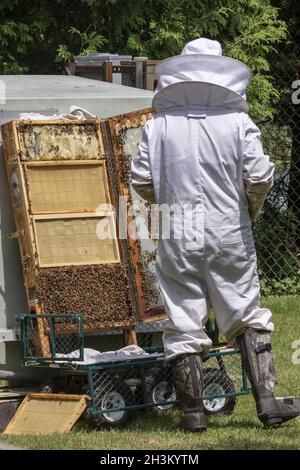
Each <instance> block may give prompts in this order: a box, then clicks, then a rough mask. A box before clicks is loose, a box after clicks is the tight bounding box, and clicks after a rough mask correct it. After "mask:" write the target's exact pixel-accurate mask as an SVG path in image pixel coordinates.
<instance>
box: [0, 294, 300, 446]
mask: <svg viewBox="0 0 300 470" xmlns="http://www.w3.org/2000/svg"><path fill="white" fill-rule="evenodd" d="M263 306H265V307H269V308H271V309H272V311H273V314H274V321H275V325H276V332H275V333H274V334H273V350H274V356H275V361H276V368H277V379H278V385H277V389H276V395H277V396H283V395H285V396H287V395H298V396H300V364H298V365H293V364H292V354H293V352H294V350H293V349H292V343H293V342H294V341H295V340H300V296H293V297H269V298H266V299H264V301H263ZM299 357H300V355H299ZM178 416H179V412H178V411H168V412H165V413H164V414H159V415H157V414H156V413H154V412H149V411H147V412H138V413H137V414H136V415H135V417H134V419H133V421H132V422H131V424H130V425H128V427H127V428H126V429H124V430H113V431H109V430H103V431H95V430H93V429H92V428H90V427H88V425H87V424H85V423H80V422H79V423H77V424H76V426H75V427H74V429H73V431H72V432H70V433H68V434H66V435H51V436H40V437H39V436H34V437H30V436H29V437H26V436H22V437H4V436H0V441H1V440H2V441H5V442H7V443H10V444H15V445H18V446H22V447H27V448H30V449H101V450H113V449H128V450H129V449H142V450H155V449H170V450H174V449H179V450H180V449H182V450H200V449H299V448H300V418H298V419H296V420H294V421H292V422H290V423H287V424H285V425H284V426H282V427H280V428H276V429H264V428H263V426H262V425H261V424H260V422H259V421H258V420H257V418H256V415H255V408H254V403H253V399H252V397H251V396H249V397H241V398H239V399H238V401H237V405H236V408H235V411H234V413H233V414H232V415H231V416H228V417H219V418H213V419H210V421H209V428H208V431H207V432H206V433H204V434H190V433H180V432H174V431H172V430H171V428H172V426H173V425H174V424H175V423H176V420H177V419H178Z"/></svg>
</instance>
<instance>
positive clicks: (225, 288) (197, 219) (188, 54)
mask: <svg viewBox="0 0 300 470" xmlns="http://www.w3.org/2000/svg"><path fill="white" fill-rule="evenodd" d="M250 77H251V72H250V70H249V69H248V67H246V66H245V65H244V64H242V63H241V62H239V61H237V60H234V59H231V58H228V57H224V56H222V50H221V46H220V44H219V43H218V42H217V41H210V40H208V39H203V38H202V39H197V40H194V41H192V42H190V43H188V44H187V45H186V47H185V48H184V50H183V51H182V54H181V55H180V56H176V57H172V58H170V59H166V60H164V61H162V62H161V63H160V64H159V65H158V66H157V82H158V86H157V88H156V94H155V97H154V100H153V108H154V110H155V111H156V113H155V115H154V117H153V118H152V119H150V120H149V121H148V122H147V123H146V125H145V127H144V131H143V139H142V143H141V145H140V153H139V154H138V155H136V156H135V157H134V159H133V164H132V184H133V186H134V188H135V189H136V191H137V192H138V193H140V194H141V195H142V196H143V197H145V198H147V199H149V200H151V201H154V200H155V202H156V203H157V204H160V205H163V206H165V205H167V206H171V208H172V209H171V212H170V215H169V216H168V215H167V216H166V215H165V214H164V215H163V218H164V220H166V219H168V221H169V222H170V224H171V236H170V237H169V236H164V234H162V235H161V237H160V240H159V243H158V253H157V274H158V279H159V283H160V287H161V291H162V294H163V297H164V301H165V308H166V312H167V314H168V316H169V322H168V325H167V327H166V329H165V333H164V346H165V353H166V356H167V358H168V359H172V358H174V357H175V356H176V355H179V354H183V353H195V352H196V353H197V352H200V351H202V350H205V349H207V348H208V347H209V346H210V345H211V341H210V339H209V338H208V337H207V335H206V333H205V330H204V326H205V323H206V320H207V317H208V314H209V311H210V308H211V307H213V310H214V313H215V316H216V320H217V323H218V326H219V329H220V331H221V332H222V333H223V334H224V335H225V336H226V338H227V339H228V340H229V341H231V342H234V340H235V337H236V336H237V334H240V333H241V332H242V331H244V330H245V328H249V327H251V328H255V329H261V330H264V331H273V329H274V327H273V323H272V321H271V316H272V315H271V312H270V310H268V309H266V308H261V307H260V292H259V280H258V276H257V271H256V253H255V246H254V241H253V237H252V229H251V220H252V221H253V220H255V219H256V218H257V216H258V215H259V213H260V211H261V208H262V205H263V202H264V198H265V196H266V194H267V192H268V190H269V189H270V187H271V185H272V182H273V173H274V165H273V163H271V162H270V160H269V157H268V156H266V155H264V152H263V148H262V144H261V141H260V132H259V129H258V128H257V127H256V125H255V124H254V123H253V122H252V120H251V119H250V118H249V116H248V114H247V111H248V106H247V102H246V95H245V91H246V87H247V85H248V82H249V79H250ZM173 209H174V210H173ZM183 226H184V228H186V227H187V229H185V230H182V227H183ZM179 233H181V234H182V236H178V234H179Z"/></svg>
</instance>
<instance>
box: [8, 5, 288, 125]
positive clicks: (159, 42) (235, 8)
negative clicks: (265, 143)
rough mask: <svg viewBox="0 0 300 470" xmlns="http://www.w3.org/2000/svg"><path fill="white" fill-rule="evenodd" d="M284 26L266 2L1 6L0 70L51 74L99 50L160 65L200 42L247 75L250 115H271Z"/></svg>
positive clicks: (275, 11) (284, 33) (276, 12)
mask: <svg viewBox="0 0 300 470" xmlns="http://www.w3.org/2000/svg"><path fill="white" fill-rule="evenodd" d="M285 35H286V26H285V23H284V21H282V20H279V19H278V10H277V9H276V8H275V7H274V6H272V5H271V4H270V0H181V1H178V0H147V1H146V0H72V2H69V1H66V0H22V1H20V0H9V1H8V0H1V5H0V72H1V73H22V72H29V73H54V72H59V71H60V68H61V64H63V63H64V62H67V61H68V60H69V59H70V58H71V57H72V55H74V54H79V53H88V52H94V51H97V50H98V51H103V48H104V47H105V49H106V50H108V51H109V52H112V53H117V52H118V53H120V54H122V53H125V54H128V53H130V54H133V55H143V56H148V57H149V58H151V59H163V58H165V57H168V56H170V55H176V54H178V53H180V51H181V49H182V48H183V46H184V44H185V43H186V42H187V41H189V40H191V39H194V38H197V37H200V36H204V37H210V38H212V39H218V40H219V41H221V43H222V44H223V49H224V53H225V54H227V55H229V56H231V57H234V58H237V59H239V60H242V61H243V62H245V63H246V64H247V65H248V66H249V67H250V68H251V69H252V70H253V72H254V78H253V82H252V85H251V86H250V89H249V101H250V104H251V110H252V114H253V115H254V116H255V117H258V118H266V117H269V116H271V115H272V112H273V110H272V106H271V105H270V103H271V101H272V99H274V97H276V94H277V92H276V89H275V88H274V86H273V84H272V76H271V72H270V65H269V61H268V56H269V54H270V53H271V52H273V51H274V50H275V48H276V46H277V44H278V43H279V42H280V41H282V40H283V39H284V38H285Z"/></svg>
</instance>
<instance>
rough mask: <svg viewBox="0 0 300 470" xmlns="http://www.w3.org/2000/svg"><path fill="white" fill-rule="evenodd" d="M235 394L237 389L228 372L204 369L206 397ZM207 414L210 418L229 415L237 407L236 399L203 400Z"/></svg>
mask: <svg viewBox="0 0 300 470" xmlns="http://www.w3.org/2000/svg"><path fill="white" fill-rule="evenodd" d="M225 393H235V387H234V384H233V382H232V380H231V378H230V377H229V376H228V375H227V374H226V372H224V371H222V370H220V369H212V368H207V369H204V396H208V395H224V394H225ZM203 403H204V409H205V413H206V414H207V415H209V416H222V415H229V414H231V413H232V412H233V410H234V407H235V403H236V400H235V397H220V398H213V399H212V400H205V399H204V400H203Z"/></svg>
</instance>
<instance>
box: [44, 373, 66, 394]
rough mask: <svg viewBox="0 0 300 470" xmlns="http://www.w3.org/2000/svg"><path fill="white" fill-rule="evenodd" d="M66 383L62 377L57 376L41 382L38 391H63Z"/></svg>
mask: <svg viewBox="0 0 300 470" xmlns="http://www.w3.org/2000/svg"><path fill="white" fill-rule="evenodd" d="M65 389H66V384H65V380H64V378H61V377H57V378H53V379H50V380H47V381H46V382H44V383H42V385H41V386H40V388H39V393H65Z"/></svg>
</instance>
